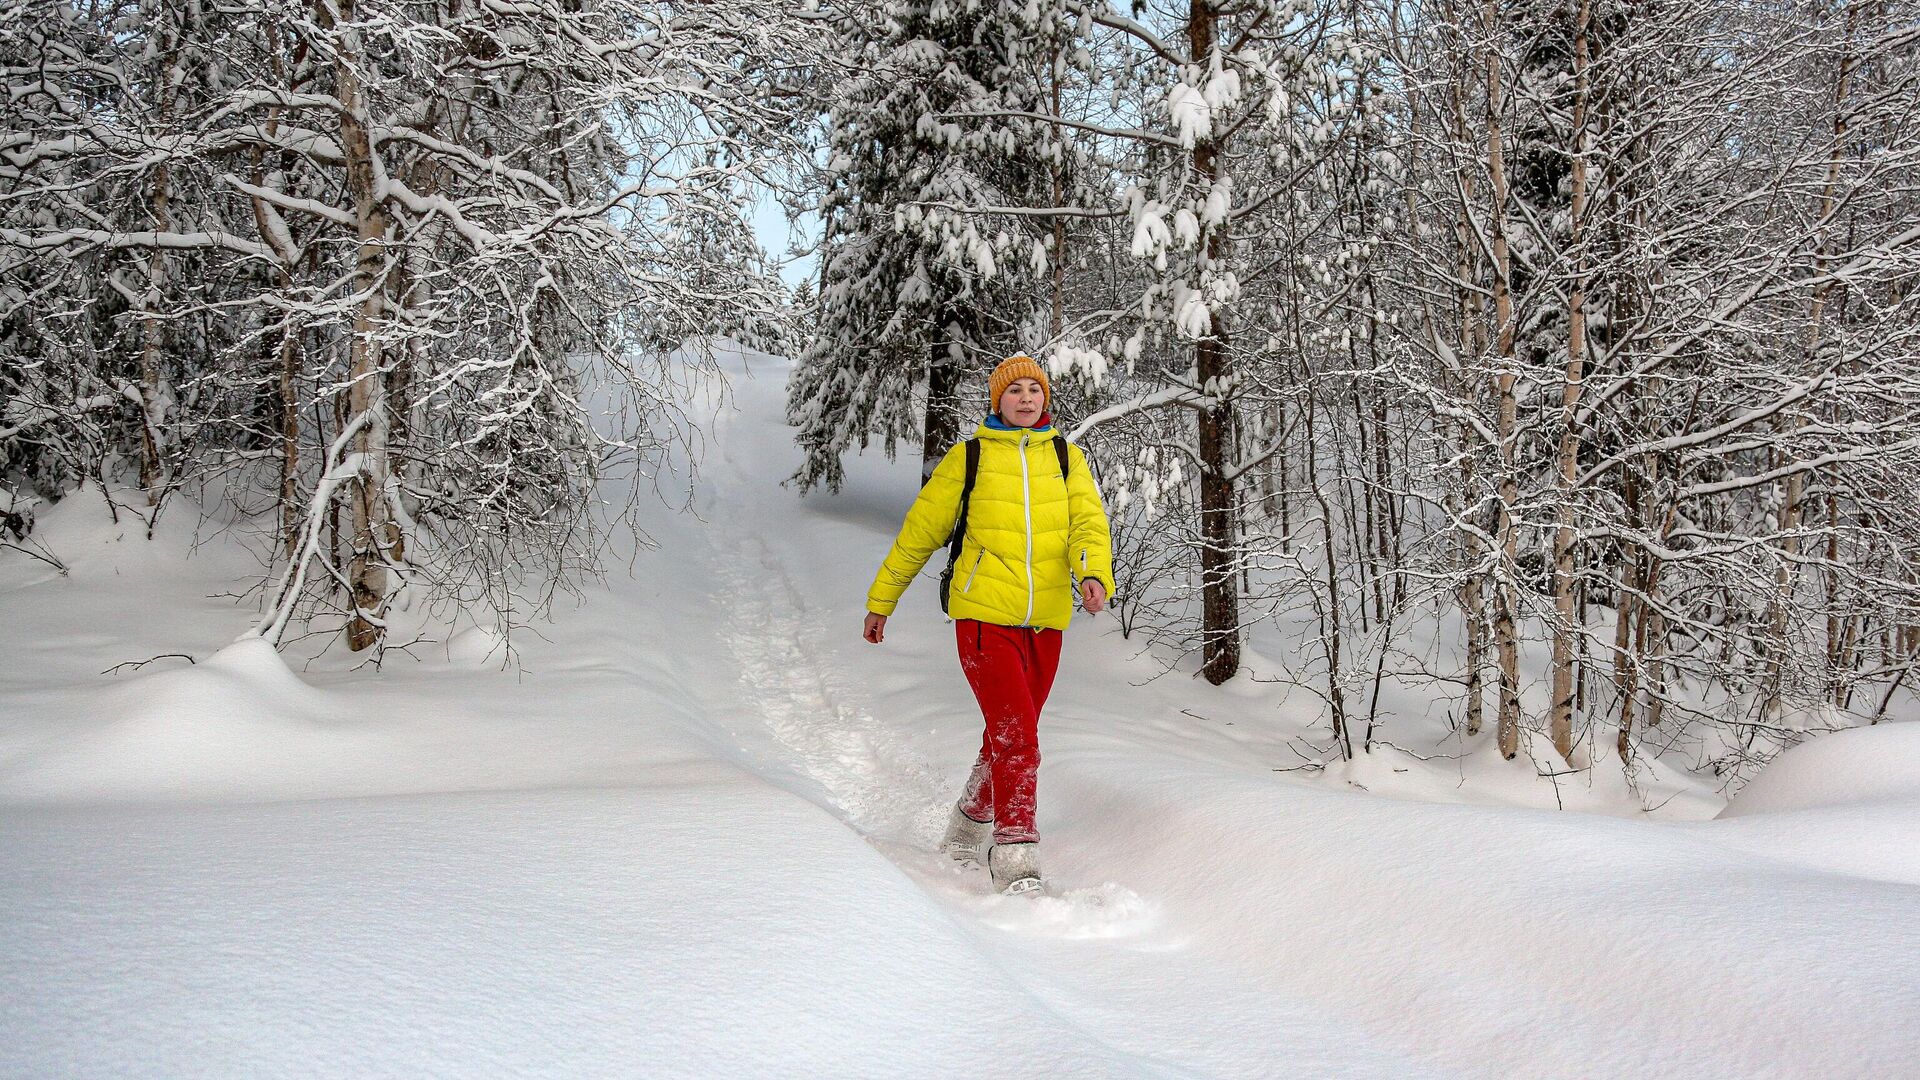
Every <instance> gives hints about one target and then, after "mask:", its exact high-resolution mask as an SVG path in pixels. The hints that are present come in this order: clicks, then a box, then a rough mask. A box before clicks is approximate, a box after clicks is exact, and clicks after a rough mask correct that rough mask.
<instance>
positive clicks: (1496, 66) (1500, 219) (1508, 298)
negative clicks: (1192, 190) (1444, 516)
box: [1483, 0, 1520, 761]
mask: <svg viewBox="0 0 1920 1080" xmlns="http://www.w3.org/2000/svg"><path fill="white" fill-rule="evenodd" d="M1483 16H1484V17H1483V21H1484V24H1485V25H1484V29H1485V31H1486V35H1487V41H1486V50H1487V180H1488V183H1489V184H1490V185H1491V187H1492V195H1493V228H1492V233H1493V318H1494V323H1495V327H1496V335H1497V345H1496V348H1497V350H1498V358H1497V360H1496V363H1497V367H1496V369H1495V375H1494V394H1495V397H1496V399H1497V401H1498V402H1499V410H1500V414H1499V429H1498V434H1499V438H1500V499H1499V505H1498V508H1497V510H1498V514H1499V521H1498V529H1497V533H1496V535H1497V537H1498V539H1499V541H1500V566H1499V569H1498V570H1497V572H1496V573H1495V575H1494V589H1493V643H1494V649H1495V651H1496V652H1497V653H1498V654H1499V663H1500V705H1499V716H1500V719H1499V729H1500V730H1499V742H1500V756H1501V757H1504V758H1506V759H1508V760H1509V761H1511V760H1512V759H1513V758H1514V756H1515V755H1517V754H1518V753H1519V752H1520V647H1519V642H1518V641H1517V639H1516V637H1515V634H1516V631H1515V628H1514V618H1515V612H1514V606H1515V602H1516V598H1515V595H1514V588H1515V578H1516V577H1517V575H1518V566H1519V562H1520V535H1519V530H1518V528H1517V526H1516V525H1515V523H1514V520H1513V507H1514V504H1515V503H1516V502H1518V501H1519V499H1520V481H1519V477H1518V476H1517V475H1516V474H1515V469H1516V468H1517V465H1516V463H1515V461H1514V455H1515V449H1516V448H1515V446H1514V442H1515V440H1516V438H1518V431H1519V406H1518V403H1517V402H1516V401H1515V399H1514V393H1513V386H1514V381H1515V379H1516V378H1517V376H1518V372H1517V371H1515V369H1514V355H1513V338H1514V325H1513V290H1512V285H1511V282H1512V280H1513V278H1512V261H1511V259H1510V257H1509V255H1508V251H1507V166H1506V159H1505V157H1504V152H1503V149H1502V146H1501V126H1500V114H1501V110H1502V109H1503V108H1504V107H1505V106H1504V105H1503V104H1502V102H1501V97H1500V50H1499V49H1498V48H1496V47H1495V44H1494V28H1495V26H1496V25H1498V23H1497V18H1498V11H1497V7H1496V4H1495V3H1494V0H1487V3H1486V5H1485V7H1484V9H1483Z"/></svg>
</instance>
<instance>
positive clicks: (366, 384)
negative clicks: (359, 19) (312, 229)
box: [334, 0, 397, 652]
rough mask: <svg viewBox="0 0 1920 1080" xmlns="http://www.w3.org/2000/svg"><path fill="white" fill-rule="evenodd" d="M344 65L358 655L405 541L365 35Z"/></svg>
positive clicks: (346, 16) (345, 34)
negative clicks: (393, 502) (392, 480)
mask: <svg viewBox="0 0 1920 1080" xmlns="http://www.w3.org/2000/svg"><path fill="white" fill-rule="evenodd" d="M353 17H354V14H353V4H352V2H351V0H345V2H342V3H341V4H340V21H341V23H343V24H347V23H351V21H352V19H353ZM341 36H342V42H341V56H342V59H341V60H340V62H339V63H338V64H336V66H335V72H334V75H335V79H336V81H337V86H336V90H337V93H338V95H339V98H340V145H341V149H342V151H343V153H344V154H345V156H346V165H347V170H346V171H347V188H348V192H349V193H350V194H351V196H352V197H353V211H354V222H355V225H356V231H357V235H358V240H359V243H358V247H357V249H356V258H355V265H354V289H355V292H356V293H357V294H358V299H357V302H356V304H355V307H354V315H353V344H352V346H351V351H350V354H349V363H348V372H349V376H350V378H351V380H352V387H351V389H349V390H348V392H347V423H348V424H349V425H353V424H357V425H358V432H357V433H356V434H355V435H354V438H353V453H354V455H355V457H356V459H357V461H358V470H357V473H356V475H355V478H354V481H353V484H352V486H351V488H350V490H349V493H348V507H349V513H350V515H351V520H350V526H351V528H352V536H351V539H350V543H351V545H352V547H351V552H350V554H349V558H348V566H347V580H348V584H349V585H350V587H351V589H352V593H351V598H352V601H353V616H352V618H351V619H349V620H348V622H347V644H348V646H349V647H351V648H352V649H353V650H354V651H355V652H360V651H362V650H365V649H368V648H371V647H373V646H375V645H378V644H379V643H380V641H381V639H382V637H383V636H384V631H385V617H386V608H387V599H388V590H387V566H388V564H389V561H390V560H391V557H392V555H391V552H392V548H393V547H394V544H395V541H396V539H397V537H396V536H395V532H396V530H395V528H394V526H393V522H392V518H391V514H390V511H389V508H388V505H387V477H388V475H389V471H390V467H389V462H388V459H387V431H388V417H387V395H386V376H387V372H386V367H385V364H384V362H383V359H382V356H381V349H380V332H381V329H382V325H383V323H384V321H385V318H386V314H387V312H386V304H385V302H384V301H385V293H386V276H387V275H386V266H385V263H386V244H387V230H388V222H387V214H386V209H385V207H384V205H383V203H382V201H381V191H380V183H381V169H380V163H379V161H377V160H376V159H375V157H374V149H373V144H372V140H371V139H370V137H369V135H368V131H367V126H368V119H367V103H366V100H365V98H364V96H363V94H362V88H361V86H360V82H359V77H358V75H357V74H356V73H355V72H354V70H353V67H352V64H351V61H352V60H353V59H357V58H358V57H359V55H360V50H359V49H358V48H357V44H358V43H357V40H356V38H357V35H355V33H354V32H353V31H352V30H345V31H342V34H341Z"/></svg>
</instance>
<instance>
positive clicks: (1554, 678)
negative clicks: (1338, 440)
mask: <svg viewBox="0 0 1920 1080" xmlns="http://www.w3.org/2000/svg"><path fill="white" fill-rule="evenodd" d="M1588 2H1589V0H1581V4H1580V7H1579V10H1578V13H1577V14H1576V15H1575V16H1574V27H1573V155H1572V156H1573V180H1572V187H1573V193H1572V194H1573V199H1572V208H1571V219H1572V231H1571V238H1570V245H1569V246H1570V248H1571V250H1572V252H1573V260H1574V270H1573V274H1574V278H1573V285H1572V287H1571V288H1569V289H1568V290H1567V376H1566V382H1565V383H1564V384H1563V386H1562V389H1561V392H1560V416H1561V420H1560V447H1559V463H1558V464H1559V471H1558V473H1557V475H1556V477H1555V481H1556V483H1555V487H1556V488H1557V492H1556V494H1557V495H1558V498H1557V499H1556V500H1555V506H1554V526H1555V528H1554V534H1553V581H1552V585H1553V610H1554V615H1555V625H1554V628H1553V657H1552V660H1551V662H1550V663H1551V666H1550V669H1549V670H1550V671H1551V685H1552V703H1551V705H1550V708H1549V712H1548V714H1547V728H1548V731H1549V732H1550V734H1551V735H1552V738H1553V748H1554V750H1555V751H1556V752H1557V753H1559V755H1560V757H1561V758H1562V759H1563V760H1566V761H1568V762H1569V763H1571V762H1572V760H1573V688H1574V678H1573V663H1574V661H1573V656H1574V635H1575V634H1576V633H1579V632H1580V629H1581V628H1579V627H1578V626H1576V623H1575V619H1574V603H1573V545H1574V534H1573V484H1574V475H1575V469H1576V466H1577V465H1578V462H1579V460H1580V430H1579V423H1578V410H1579V406H1580V391H1581V388H1582V385H1583V381H1584V376H1585V367H1586V357H1587V310H1586V288H1587V281H1586V251H1585V248H1584V247H1583V241H1584V239H1585V237H1584V231H1585V223H1584V219H1585V216H1586V209H1587V160H1586V124H1587V25H1588V12H1589V7H1588Z"/></svg>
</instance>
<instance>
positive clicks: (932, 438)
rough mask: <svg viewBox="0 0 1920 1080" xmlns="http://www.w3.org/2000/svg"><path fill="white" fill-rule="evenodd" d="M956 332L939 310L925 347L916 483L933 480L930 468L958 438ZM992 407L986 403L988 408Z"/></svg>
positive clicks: (958, 384) (958, 370)
mask: <svg viewBox="0 0 1920 1080" xmlns="http://www.w3.org/2000/svg"><path fill="white" fill-rule="evenodd" d="M959 336H960V331H959V328H958V327H957V326H955V324H954V321H953V319H952V318H951V317H950V316H948V315H947V314H946V313H944V312H943V313H942V315H941V318H940V320H939V323H938V328H937V329H936V330H935V331H934V335H933V343H932V344H931V345H929V346H927V415H926V418H925V422H924V424H923V425H922V437H921V443H920V482H921V483H922V484H925V483H926V482H927V481H928V480H931V479H933V470H934V467H935V466H937V465H939V464H940V459H941V458H943V457H945V456H946V453H947V451H948V450H950V449H952V447H953V444H954V443H956V442H959V441H960V400H959V397H958V391H959V389H960V360H959V356H958V354H959V352H960V349H959V342H958V340H957V339H958V338H959ZM993 407H994V403H991V402H990V403H989V404H988V408H989V409H991V408H993Z"/></svg>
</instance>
